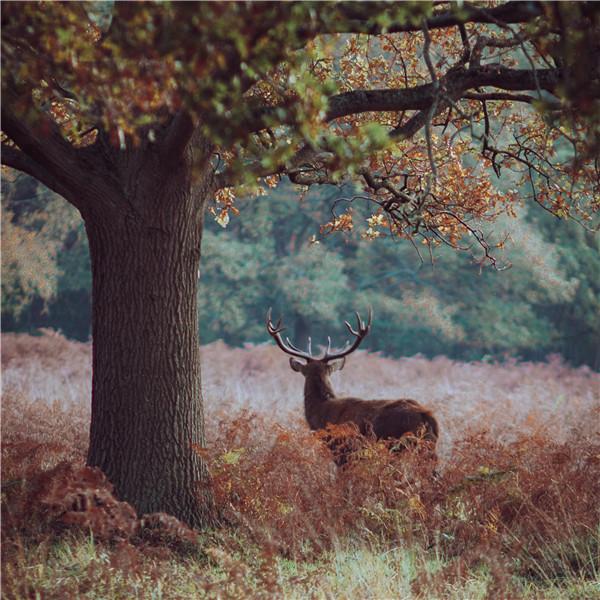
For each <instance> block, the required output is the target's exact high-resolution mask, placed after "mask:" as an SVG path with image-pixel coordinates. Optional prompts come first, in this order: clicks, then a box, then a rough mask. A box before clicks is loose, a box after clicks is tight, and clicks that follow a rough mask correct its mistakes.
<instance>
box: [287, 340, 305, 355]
mask: <svg viewBox="0 0 600 600" xmlns="http://www.w3.org/2000/svg"><path fill="white" fill-rule="evenodd" d="M285 341H286V343H287V345H288V346H289V347H290V348H291V349H292V350H295V351H296V352H304V351H303V350H300V348H298V346H296V345H294V344H292V342H291V341H290V338H289V337H286V338H285ZM309 354H310V351H309Z"/></svg>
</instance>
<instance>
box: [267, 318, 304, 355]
mask: <svg viewBox="0 0 600 600" xmlns="http://www.w3.org/2000/svg"><path fill="white" fill-rule="evenodd" d="M267 331H268V332H269V335H270V336H271V337H272V338H273V339H274V340H275V343H276V344H277V345H278V346H279V348H281V350H283V351H284V352H285V353H286V354H290V355H291V356H296V357H298V358H303V359H304V360H311V359H312V356H311V355H310V354H307V353H306V352H303V351H302V350H300V349H299V348H296V346H294V344H292V342H290V340H289V338H286V341H287V344H286V343H285V342H284V341H283V340H282V339H281V332H282V331H285V327H283V326H282V319H281V317H280V318H279V320H278V321H277V325H273V321H272V320H271V309H270V308H269V310H268V311H267Z"/></svg>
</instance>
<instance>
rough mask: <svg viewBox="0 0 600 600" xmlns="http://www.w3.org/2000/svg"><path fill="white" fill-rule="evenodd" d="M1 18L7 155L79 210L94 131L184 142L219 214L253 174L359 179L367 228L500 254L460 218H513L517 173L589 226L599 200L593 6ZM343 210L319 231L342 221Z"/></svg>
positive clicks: (255, 5)
mask: <svg viewBox="0 0 600 600" xmlns="http://www.w3.org/2000/svg"><path fill="white" fill-rule="evenodd" d="M2 15H3V38H2V49H3V59H2V60H3V76H2V86H3V87H2V90H3V107H4V108H3V112H2V122H3V126H2V130H3V133H4V134H5V136H6V137H7V138H8V139H6V140H5V141H6V144H5V145H4V148H3V150H4V152H3V155H4V158H3V162H4V163H5V164H9V165H11V166H13V167H15V168H20V169H22V170H25V171H26V172H29V173H30V174H32V175H34V176H35V177H37V178H38V179H40V181H43V182H44V183H46V184H47V185H49V186H50V187H52V188H53V189H55V190H56V191H58V192H59V193H63V194H64V195H66V196H67V197H70V198H71V199H72V201H73V202H74V203H77V201H78V200H77V194H74V193H73V191H72V190H71V188H73V187H76V186H75V185H70V184H73V183H74V182H73V179H74V177H75V174H74V173H73V169H74V164H77V165H81V166H82V167H83V169H85V168H87V167H88V166H90V165H92V166H93V162H94V161H96V160H98V158H99V152H98V149H99V147H100V146H101V144H100V143H99V140H100V139H101V138H106V139H108V140H110V143H112V144H113V145H115V146H118V147H121V148H124V147H127V146H136V145H140V144H142V143H147V142H150V143H152V144H154V145H155V146H156V148H157V150H158V151H159V152H161V153H162V154H163V155H164V157H165V159H166V160H170V159H174V160H176V158H177V156H178V155H179V154H178V153H180V152H181V150H182V148H183V147H185V145H186V144H188V142H189V141H190V140H191V139H192V138H193V136H194V135H196V137H197V136H201V137H202V139H203V140H205V141H208V142H209V144H210V148H211V154H210V160H211V161H212V162H213V166H214V178H215V181H214V188H215V190H218V191H217V194H216V199H217V204H216V206H214V207H213V212H214V213H215V215H216V217H217V218H218V219H219V220H220V221H221V222H225V221H226V220H227V219H228V217H229V211H230V210H231V208H232V207H234V198H235V195H236V194H239V193H240V191H242V192H244V193H247V192H249V191H252V188H256V185H257V180H261V178H266V181H267V182H268V183H271V184H273V183H274V181H276V179H275V177H279V176H282V175H284V174H287V175H288V176H289V177H290V178H291V179H292V181H294V182H296V183H301V184H313V183H339V182H341V181H344V180H347V179H353V180H354V181H357V182H358V183H359V184H360V188H361V193H360V194H356V195H353V196H351V197H349V198H348V200H349V202H352V201H353V200H355V199H356V198H359V199H360V198H363V197H364V198H366V199H368V201H370V202H373V203H374V207H373V208H374V210H373V215H372V216H373V218H372V220H370V221H369V223H368V226H367V227H365V229H366V233H367V235H369V236H373V237H375V236H379V235H381V233H383V232H387V233H389V234H391V235H399V236H402V237H406V238H410V239H412V240H417V241H420V239H418V238H422V239H425V240H426V243H427V244H432V243H433V244H438V243H449V244H451V245H455V246H459V245H460V242H459V239H460V238H461V237H463V236H464V235H465V234H470V237H471V240H474V241H475V242H477V243H478V244H479V246H480V250H481V251H482V253H483V258H484V259H488V260H491V261H492V262H493V260H494V258H493V252H492V251H491V249H490V243H489V242H488V241H487V240H486V239H485V238H484V237H483V235H482V233H481V231H480V230H479V229H478V228H477V226H476V225H474V224H473V222H472V219H473V218H479V219H481V218H493V217H495V216H496V215H498V214H499V213H501V212H503V211H506V210H509V211H510V210H511V206H513V205H514V204H515V203H519V202H521V201H522V195H521V194H518V193H517V184H518V183H520V182H522V181H523V180H524V179H526V180H527V181H528V182H529V184H530V187H529V192H528V196H529V197H530V198H532V199H533V200H534V201H536V202H538V203H539V204H541V205H542V206H543V207H544V208H545V209H547V210H549V211H551V212H553V213H554V214H556V215H557V216H559V217H566V216H569V217H572V218H575V219H578V220H580V221H581V222H582V223H584V224H588V225H589V223H590V221H592V220H593V214H594V211H596V210H597V208H598V205H597V198H598V196H599V189H598V163H597V154H598V149H599V141H598V140H599V128H600V125H599V123H600V120H599V119H598V114H599V111H600V109H599V99H598V98H599V96H600V90H599V86H600V83H599V81H600V79H599V72H598V70H599V67H598V64H600V60H599V58H600V48H599V46H600V42H599V41H598V40H599V35H598V27H599V16H598V15H599V11H598V10H597V8H596V7H595V5H594V3H592V2H581V3H564V2H558V3H543V2H506V3H475V4H472V3H460V4H454V3H445V2H441V3H435V5H432V4H429V3H421V2H402V3H385V2H369V3H353V2H339V3H333V2H326V3H312V2H247V3H246V2H228V3H190V2H181V3H180V2H174V3H169V4H162V3H160V4H154V3H127V2H122V3H115V4H114V5H113V4H112V3H104V2H92V3H85V4H84V3H41V4H34V3H27V4H25V5H23V4H20V3H11V2H7V3H4V5H3V9H2ZM515 107H516V108H515ZM17 147H18V149H17ZM469 157H471V160H469ZM200 160H205V159H204V158H203V157H201V158H200ZM74 161H75V163H74ZM491 171H493V172H495V174H496V176H498V177H502V178H503V179H504V180H506V181H507V182H508V184H507V185H505V186H504V189H502V190H498V189H497V188H496V187H494V186H493V185H492V182H491V179H490V176H489V174H490V172H491ZM79 175H81V176H82V181H85V177H84V173H79ZM78 185H81V184H80V183H79V184H78ZM79 195H81V194H79ZM339 208H340V210H339V211H338V212H337V213H336V214H335V215H334V216H333V217H332V219H331V221H330V223H329V224H330V228H331V229H332V230H336V229H337V230H340V229H341V230H343V229H348V228H350V227H352V226H353V221H352V210H351V207H349V206H348V205H346V206H344V207H342V206H340V207H339Z"/></svg>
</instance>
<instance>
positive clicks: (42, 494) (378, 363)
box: [2, 331, 600, 599]
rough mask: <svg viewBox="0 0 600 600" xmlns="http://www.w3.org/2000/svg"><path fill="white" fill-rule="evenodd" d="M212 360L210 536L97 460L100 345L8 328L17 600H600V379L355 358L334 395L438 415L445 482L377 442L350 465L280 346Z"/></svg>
mask: <svg viewBox="0 0 600 600" xmlns="http://www.w3.org/2000/svg"><path fill="white" fill-rule="evenodd" d="M202 360H203V388H204V400H205V409H206V431H207V444H206V448H202V449H198V451H199V452H201V453H203V455H204V456H205V457H206V459H207V460H208V461H209V464H210V467H211V474H212V480H213V481H212V484H213V488H214V494H215V499H216V502H217V506H218V508H219V518H220V523H221V524H220V526H219V527H217V528H214V529H211V530H207V531H203V532H200V533H197V532H193V531H191V530H189V529H188V528H187V527H185V526H184V525H183V524H181V523H179V522H177V521H176V520H175V519H173V518H169V517H167V516H165V515H152V516H150V517H143V516H139V515H136V514H135V513H134V512H133V510H132V509H131V508H130V507H129V506H127V505H125V504H124V503H121V502H119V501H118V500H117V499H115V498H114V496H113V495H112V493H111V487H110V483H109V482H107V481H106V479H105V478H104V477H103V476H102V474H100V473H98V472H96V471H94V470H90V469H86V468H85V467H84V462H85V451H86V444H87V431H88V425H89V399H90V393H91V390H90V387H91V347H90V345H89V344H83V343H78V342H73V341H68V340H66V339H65V338H63V337H62V336H61V335H59V334H57V333H54V332H52V331H44V332H43V333H42V335H40V336H36V337H32V336H29V335H25V334H4V335H3V336H2V370H3V373H2V388H3V389H2V547H3V552H2V597H3V598H7V599H8V598H11V599H13V598H14V599H17V598H44V599H46V598H49V599H50V598H56V599H59V598H60V599H63V598H157V599H160V598H196V597H197V598H361V599H362V598H373V599H383V598H457V599H459V598H460V599H464V598H469V599H471V598H473V599H475V598H573V599H576V598H590V599H591V598H600V503H599V502H598V498H600V438H599V434H600V374H598V373H595V372H593V371H591V370H590V369H588V368H586V367H582V368H578V369H573V368H571V367H569V366H568V365H566V364H565V363H564V362H562V360H561V359H560V357H558V356H550V357H548V359H547V361H546V362H544V363H520V362H517V361H515V360H506V361H505V362H501V363H491V362H490V363H486V362H473V363H459V362H455V361H452V360H450V359H447V358H444V357H438V358H435V359H431V360H429V359H426V358H424V357H420V356H415V357H411V358H404V359H400V360H393V359H389V358H386V357H383V356H380V355H377V354H370V353H367V352H357V353H356V354H355V355H353V356H352V357H351V358H350V359H349V360H348V362H347V365H346V368H345V369H344V370H343V371H341V373H338V374H336V375H335V376H334V380H333V383H334V387H335V389H336V391H337V392H338V393H339V394H346V393H347V394H352V395H355V396H360V397H363V398H400V397H408V398H414V399H416V400H418V401H420V402H421V403H423V404H425V405H426V406H428V407H430V408H431V409H433V411H434V413H435V414H436V416H437V418H438V420H439V423H440V428H441V437H440V440H439V444H438V454H439V464H438V465H437V475H436V476H432V473H431V469H430V468H429V467H428V466H427V465H426V464H424V462H423V461H422V460H420V459H421V458H422V457H420V455H419V452H418V451H414V452H412V451H407V452H404V453H402V454H395V453H391V452H390V451H389V448H388V447H387V446H386V444H385V443H382V442H375V441H369V442H367V443H365V444H364V446H363V447H362V449H361V451H360V452H358V453H357V455H356V456H355V457H354V458H353V460H351V461H350V463H349V464H348V465H347V466H346V467H345V468H344V469H342V470H339V469H336V468H335V466H334V464H333V462H332V461H331V458H330V456H329V455H328V453H327V450H326V449H325V448H324V446H323V443H322V441H321V440H320V439H319V436H318V435H314V434H311V433H310V432H309V431H308V429H307V427H306V425H305V423H304V418H303V404H302V388H303V378H302V377H301V376H300V375H298V374H296V373H293V372H292V371H291V370H290V368H289V365H288V361H287V358H286V357H285V356H284V355H283V354H282V353H281V352H280V351H279V350H278V349H277V348H276V347H274V346H272V345H269V344H265V345H260V346H248V347H245V348H229V347H227V346H226V345H225V344H223V343H222V342H215V343H212V344H210V345H207V346H204V347H203V348H202Z"/></svg>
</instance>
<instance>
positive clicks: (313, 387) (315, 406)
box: [304, 375, 335, 429]
mask: <svg viewBox="0 0 600 600" xmlns="http://www.w3.org/2000/svg"><path fill="white" fill-rule="evenodd" d="M333 399H335V392H334V391H333V388H332V387H331V382H330V381H329V377H328V376H326V375H325V376H319V377H317V376H313V377H310V376H309V377H307V378H306V380H305V382H304V412H305V414H306V420H307V421H308V424H309V425H310V427H311V428H312V429H320V428H321V427H324V426H325V423H324V422H323V423H322V422H321V421H322V420H323V418H322V416H323V415H322V410H321V409H322V408H323V404H324V403H325V402H327V400H333Z"/></svg>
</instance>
